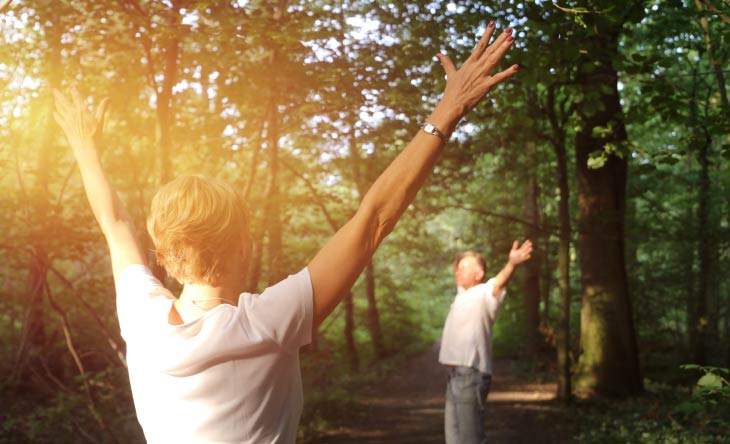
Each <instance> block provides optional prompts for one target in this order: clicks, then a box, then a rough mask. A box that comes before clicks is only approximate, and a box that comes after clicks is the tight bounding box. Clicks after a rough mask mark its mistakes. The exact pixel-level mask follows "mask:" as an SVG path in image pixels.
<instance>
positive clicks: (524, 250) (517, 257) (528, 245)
mask: <svg viewBox="0 0 730 444" xmlns="http://www.w3.org/2000/svg"><path fill="white" fill-rule="evenodd" d="M531 254H532V241H530V240H529V239H528V240H526V241H525V243H524V244H522V246H521V247H520V243H519V242H517V241H514V243H512V250H510V252H509V263H510V264H512V265H515V266H517V265H520V264H521V263H523V262H525V261H526V260H528V259H530V255H531Z"/></svg>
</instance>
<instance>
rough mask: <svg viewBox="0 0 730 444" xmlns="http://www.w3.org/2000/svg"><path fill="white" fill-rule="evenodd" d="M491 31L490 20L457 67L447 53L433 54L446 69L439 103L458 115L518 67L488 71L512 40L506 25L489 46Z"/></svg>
mask: <svg viewBox="0 0 730 444" xmlns="http://www.w3.org/2000/svg"><path fill="white" fill-rule="evenodd" d="M493 33H494V22H490V23H489V25H488V26H487V29H486V31H485V32H484V35H483V36H482V38H481V39H480V40H479V43H477V46H476V47H475V48H474V51H473V52H472V53H471V55H470V56H469V58H468V59H466V61H465V62H464V64H462V65H461V68H459V69H456V66H454V63H453V62H452V61H451V59H450V58H449V57H448V56H446V55H443V54H438V55H437V56H436V57H438V59H439V61H440V62H441V65H442V66H443V67H444V71H446V89H445V90H444V95H443V98H442V99H441V102H442V104H444V105H447V106H448V107H449V108H450V109H452V110H454V112H456V113H457V116H458V118H461V117H463V116H464V115H466V114H467V113H468V112H469V111H470V110H471V109H472V108H474V106H476V104H477V103H479V101H480V100H481V99H482V98H484V96H485V95H486V94H487V93H488V92H489V91H490V90H491V89H492V88H493V87H494V86H495V85H497V84H498V83H500V82H502V81H503V80H505V79H508V78H509V77H511V76H512V75H514V74H515V73H516V72H517V70H518V69H519V66H518V65H512V66H511V67H509V68H507V69H505V70H504V71H501V72H498V73H496V74H494V75H492V74H490V73H491V72H492V70H493V69H494V68H495V67H496V66H497V64H499V62H500V60H502V57H504V54H505V53H506V52H507V50H508V49H509V48H510V46H512V43H513V42H514V37H512V28H507V29H505V30H504V32H503V33H502V34H500V36H499V37H497V39H496V40H495V41H494V42H493V43H492V44H491V45H490V44H489V40H490V39H491V38H492V34H493Z"/></svg>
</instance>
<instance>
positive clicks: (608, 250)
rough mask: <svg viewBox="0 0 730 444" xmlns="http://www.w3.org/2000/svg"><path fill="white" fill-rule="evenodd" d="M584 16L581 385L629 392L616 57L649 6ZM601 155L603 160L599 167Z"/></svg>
mask: <svg viewBox="0 0 730 444" xmlns="http://www.w3.org/2000/svg"><path fill="white" fill-rule="evenodd" d="M589 3H590V5H589V8H590V11H588V12H587V13H585V14H581V15H580V16H577V17H579V18H580V19H581V20H583V21H584V24H585V28H578V29H577V30H576V33H575V35H574V37H575V39H576V41H575V43H578V44H580V45H581V47H582V50H581V53H582V57H580V59H579V60H578V63H579V65H578V71H577V75H576V81H577V83H578V87H579V88H580V92H581V94H582V96H583V100H582V101H581V102H580V103H579V104H578V106H577V110H576V111H577V114H578V125H579V130H578V131H577V132H576V136H575V156H576V179H577V183H578V210H579V211H578V253H579V257H580V270H581V285H582V305H581V355H580V359H579V362H578V370H577V374H576V386H577V387H578V388H581V389H584V390H586V391H587V392H588V393H593V394H599V395H613V396H625V395H630V394H634V393H638V392H639V391H640V390H641V389H642V382H641V373H640V370H639V356H638V348H637V339H636V333H635V329H634V320H633V314H632V308H631V300H630V298H629V291H628V278H627V270H626V262H625V252H626V248H625V238H624V230H625V212H626V180H627V174H628V159H627V158H628V149H627V148H628V147H627V142H628V137H627V134H626V129H625V124H624V116H623V113H622V108H621V103H620V96H619V91H618V73H617V70H616V68H615V67H614V66H613V63H614V62H613V61H614V60H617V59H620V57H621V54H620V52H619V44H618V43H619V38H620V36H621V32H622V28H623V26H624V23H625V22H626V21H628V20H629V19H630V18H631V19H632V20H635V21H638V20H639V19H640V18H641V14H642V12H643V5H642V4H636V3H634V2H624V3H621V4H619V5H616V4H615V3H612V2H605V1H593V2H589ZM596 154H599V155H601V156H603V157H602V160H604V162H603V165H602V166H600V167H599V168H594V167H593V166H594V165H593V164H592V162H591V161H592V160H593V159H595V156H596Z"/></svg>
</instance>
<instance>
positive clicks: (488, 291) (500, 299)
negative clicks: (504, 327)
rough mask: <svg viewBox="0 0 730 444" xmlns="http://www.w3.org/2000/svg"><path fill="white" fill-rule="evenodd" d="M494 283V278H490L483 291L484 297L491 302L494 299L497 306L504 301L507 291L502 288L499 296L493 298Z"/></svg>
mask: <svg viewBox="0 0 730 444" xmlns="http://www.w3.org/2000/svg"><path fill="white" fill-rule="evenodd" d="M494 282H495V279H494V278H491V279H490V280H488V281H487V283H486V284H485V285H484V287H485V288H484V290H485V296H487V297H489V298H491V299H492V300H494V299H496V300H497V305H500V304H502V302H503V301H504V297H505V296H506V295H507V289H506V288H503V289H502V292H501V293H500V294H499V296H497V297H496V298H495V297H494Z"/></svg>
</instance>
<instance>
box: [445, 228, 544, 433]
mask: <svg viewBox="0 0 730 444" xmlns="http://www.w3.org/2000/svg"><path fill="white" fill-rule="evenodd" d="M531 253H532V242H530V241H529V240H527V241H525V242H524V243H523V244H522V246H520V245H519V242H517V241H515V242H514V243H513V244H512V249H511V250H510V252H509V257H508V260H507V264H506V265H505V266H504V267H503V268H502V270H500V272H499V273H497V275H496V276H494V277H493V278H491V279H489V280H488V281H487V282H486V283H484V282H483V281H484V277H485V276H486V270H487V268H486V263H485V261H484V258H483V257H482V256H481V255H480V254H479V253H476V252H474V251H465V252H463V253H461V254H460V255H458V256H457V258H456V260H455V261H454V279H455V281H456V287H457V294H456V298H454V301H453V302H452V304H451V309H450V310H449V315H448V316H447V318H446V324H445V325H444V332H443V336H442V339H441V351H440V353H439V362H440V363H441V364H444V365H446V366H447V367H448V382H447V385H446V409H445V416H444V432H445V436H446V444H482V443H485V442H486V435H485V432H484V420H485V407H486V402H487V394H488V393H489V385H490V383H491V380H492V327H493V325H494V321H495V320H496V318H497V313H498V312H499V307H500V305H501V304H502V301H503V300H504V296H505V293H506V287H507V283H508V282H509V280H510V278H511V277H512V274H513V273H514V271H515V269H516V268H517V266H518V265H520V264H522V263H523V262H525V261H527V260H528V259H530V254H531Z"/></svg>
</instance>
